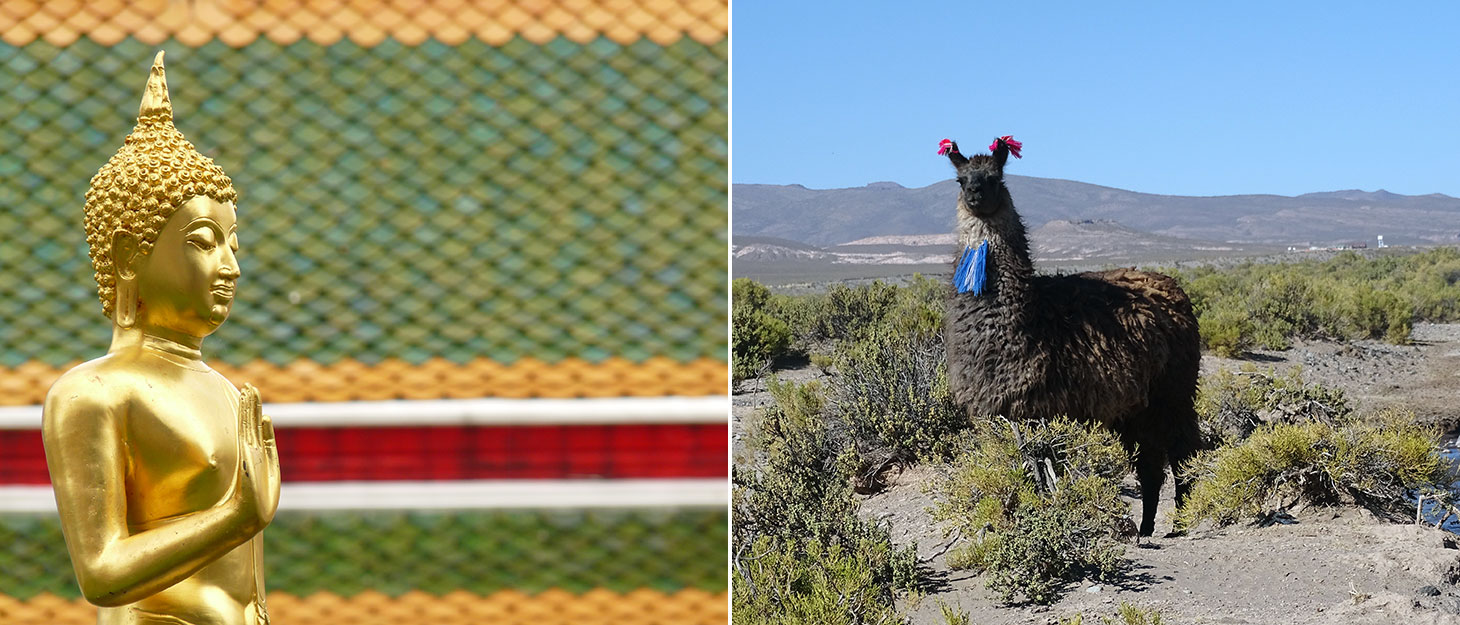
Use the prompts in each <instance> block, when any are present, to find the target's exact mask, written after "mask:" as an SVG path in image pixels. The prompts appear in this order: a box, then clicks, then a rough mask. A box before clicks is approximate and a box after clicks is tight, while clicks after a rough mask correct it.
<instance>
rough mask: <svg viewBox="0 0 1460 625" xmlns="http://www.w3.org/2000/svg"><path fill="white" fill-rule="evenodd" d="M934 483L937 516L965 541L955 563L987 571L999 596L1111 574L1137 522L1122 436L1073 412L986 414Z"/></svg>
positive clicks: (1033, 596) (1040, 599) (1033, 598)
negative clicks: (1024, 416) (1020, 419)
mask: <svg viewBox="0 0 1460 625" xmlns="http://www.w3.org/2000/svg"><path fill="white" fill-rule="evenodd" d="M962 443H963V448H964V450H963V452H962V453H960V454H959V455H958V457H957V458H956V459H955V461H954V462H953V465H952V467H951V468H950V472H949V475H948V476H947V477H946V478H944V479H942V480H940V481H939V482H938V483H936V484H935V485H934V487H933V489H934V490H935V491H936V493H937V495H938V503H937V505H936V507H935V509H934V510H933V516H934V518H935V519H936V520H938V521H940V522H942V523H944V524H945V527H946V528H947V530H948V531H950V532H958V533H959V534H960V535H962V536H963V537H964V538H966V539H968V542H966V543H963V544H961V545H959V546H958V547H956V548H955V549H954V550H953V551H952V552H951V553H950V554H949V556H948V564H949V566H950V567H953V568H969V569H975V570H979V571H982V572H983V573H984V575H985V584H986V585H987V586H988V588H989V589H990V590H993V591H994V592H995V593H996V594H997V595H998V596H999V598H1000V599H1001V600H1002V601H1006V602H1015V601H1019V600H1023V601H1030V602H1036V603H1049V602H1051V601H1054V600H1055V599H1056V598H1057V597H1058V594H1059V592H1060V590H1061V589H1062V588H1063V587H1064V586H1065V585H1066V584H1067V583H1068V582H1069V581H1071V580H1073V579H1078V578H1079V577H1082V576H1090V577H1094V578H1096V579H1108V578H1111V577H1112V576H1113V575H1114V574H1115V573H1116V572H1117V571H1118V569H1119V565H1120V562H1121V553H1122V548H1121V546H1120V544H1119V541H1118V538H1119V536H1120V535H1122V534H1123V533H1125V532H1126V530H1127V529H1130V528H1133V525H1132V524H1131V521H1130V519H1129V515H1128V512H1129V510H1128V507H1127V506H1126V504H1125V502H1124V501H1123V500H1121V498H1120V487H1119V483H1120V480H1121V478H1122V477H1124V476H1125V474H1126V473H1127V472H1128V471H1129V464H1128V461H1127V455H1126V452H1125V449H1124V448H1123V447H1122V446H1121V444H1120V441H1119V440H1118V439H1117V438H1116V436H1115V435H1114V434H1113V433H1111V432H1110V431H1108V430H1107V429H1105V428H1102V427H1100V426H1099V425H1094V424H1081V423H1077V422H1074V421H1070V420H1068V419H1063V418H1061V419H1056V420H1054V421H1048V422H1039V421H1035V422H1024V423H1015V422H1011V421H1008V420H1005V419H1001V418H995V419H990V420H987V421H982V422H980V423H978V424H977V425H975V426H974V427H973V428H972V429H971V430H970V431H969V432H968V433H967V434H965V436H964V437H963V441H962Z"/></svg>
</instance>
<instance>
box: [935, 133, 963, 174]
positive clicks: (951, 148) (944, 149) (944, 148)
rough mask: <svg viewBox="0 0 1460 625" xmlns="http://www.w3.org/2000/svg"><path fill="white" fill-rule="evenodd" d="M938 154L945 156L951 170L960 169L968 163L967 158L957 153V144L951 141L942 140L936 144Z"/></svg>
mask: <svg viewBox="0 0 1460 625" xmlns="http://www.w3.org/2000/svg"><path fill="white" fill-rule="evenodd" d="M938 153H939V154H947V155H948V160H949V161H951V162H952V163H953V168H954V169H957V168H959V167H962V166H963V164H964V163H967V162H968V158H966V157H964V156H963V155H962V154H960V153H959V152H958V143H957V142H956V141H953V140H952V139H944V140H942V141H939V142H938Z"/></svg>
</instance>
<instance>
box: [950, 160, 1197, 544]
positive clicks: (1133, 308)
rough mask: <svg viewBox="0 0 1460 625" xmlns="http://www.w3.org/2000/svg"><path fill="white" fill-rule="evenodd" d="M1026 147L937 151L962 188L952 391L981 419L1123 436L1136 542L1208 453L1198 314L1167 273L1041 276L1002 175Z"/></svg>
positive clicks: (1182, 492) (1179, 497) (1181, 495)
mask: <svg viewBox="0 0 1460 625" xmlns="http://www.w3.org/2000/svg"><path fill="white" fill-rule="evenodd" d="M1021 148H1022V145H1021V144H1020V143H1019V142H1017V141H1014V140H1013V138H1012V137H1007V136H1006V137H1001V138H999V139H996V140H995V141H994V144H993V145H991V146H989V150H990V151H992V152H993V154H992V155H987V154H979V155H976V156H974V157H973V158H971V159H970V158H965V157H964V156H963V155H962V154H960V153H959V152H958V146H957V144H955V143H953V142H951V141H949V140H947V139H944V140H943V143H942V145H941V149H940V150H939V151H938V153H939V154H944V153H947V155H948V158H949V160H951V161H952V162H953V166H954V168H955V169H956V170H957V173H958V184H959V186H960V192H959V195H958V208H957V215H958V221H957V226H956V228H957V235H958V245H959V249H960V250H962V251H963V252H962V255H961V256H960V257H959V262H958V264H957V272H956V274H955V280H954V281H955V287H957V288H956V289H955V290H956V291H957V292H956V293H955V294H954V295H953V296H952V299H951V300H950V302H949V305H948V317H947V323H946V327H945V331H946V332H947V337H946V338H947V349H948V381H949V385H950V386H951V388H952V391H953V396H954V399H955V400H956V401H957V402H958V404H959V405H960V406H964V407H966V409H967V410H968V414H969V416H970V417H972V418H979V417H986V416H989V415H1003V416H1005V417H1008V418H1010V419H1016V420H1017V419H1048V418H1051V417H1055V416H1057V415H1067V416H1069V417H1070V418H1072V419H1077V420H1080V421H1085V422H1097V423H1100V424H1102V425H1104V426H1105V427H1108V428H1110V429H1112V430H1113V431H1114V432H1116V433H1117V434H1118V435H1119V436H1120V439H1121V441H1122V443H1123V444H1124V445H1125V448H1126V450H1127V451H1128V452H1130V453H1131V455H1132V460H1133V463H1134V464H1135V467H1136V475H1137V477H1138V478H1139V479H1140V484H1141V504H1142V508H1141V524H1140V535H1141V536H1150V535H1151V533H1152V532H1153V531H1154V530H1155V525H1156V506H1157V503H1158V502H1159V500H1160V496H1161V485H1162V484H1163V483H1164V482H1165V479H1166V473H1165V467H1166V465H1167V464H1168V463H1169V464H1170V466H1171V469H1172V473H1173V474H1174V475H1175V479H1176V504H1177V505H1178V506H1179V505H1181V503H1182V502H1183V501H1184V500H1185V499H1186V494H1187V491H1188V489H1189V486H1190V485H1189V484H1188V481H1187V480H1186V479H1185V478H1184V477H1183V476H1182V473H1181V468H1182V466H1183V464H1184V463H1185V462H1186V460H1187V459H1188V458H1190V457H1191V455H1192V454H1193V453H1195V452H1196V450H1197V449H1198V448H1199V446H1200V434H1199V430H1198V426H1197V417H1196V410H1195V408H1194V407H1193V403H1192V402H1193V397H1194V396H1195V393H1196V380H1197V370H1198V368H1199V367H1200V364H1201V345H1200V338H1199V335H1198V333H1197V322H1196V315H1195V313H1193V312H1192V308H1191V301H1190V300H1189V299H1187V297H1186V293H1184V292H1182V290H1181V287H1180V286H1179V285H1177V283H1176V281H1175V280H1173V279H1172V278H1170V277H1168V276H1164V275H1161V274H1157V273H1148V272H1143V271H1136V270H1135V269H1133V268H1132V269H1116V270H1113V271H1102V272H1091V273H1081V274H1074V275H1035V274H1034V265H1033V263H1032V261H1031V260H1030V258H1029V240H1028V236H1027V233H1026V230H1025V227H1024V222H1023V220H1021V219H1020V218H1019V214H1018V213H1016V212H1015V211H1014V202H1013V200H1012V199H1011V198H1010V196H1009V190H1008V189H1007V188H1006V187H1005V186H1004V164H1005V163H1006V162H1007V161H1008V159H1009V154H1010V153H1011V152H1012V153H1013V154H1014V156H1015V157H1016V158H1018V157H1020V154H1019V150H1020V149H1021ZM980 248H982V251H980Z"/></svg>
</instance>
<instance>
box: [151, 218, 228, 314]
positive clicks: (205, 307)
mask: <svg viewBox="0 0 1460 625" xmlns="http://www.w3.org/2000/svg"><path fill="white" fill-rule="evenodd" d="M234 219H235V215H234V210H233V204H232V203H231V202H229V203H219V202H218V201H216V200H214V199H213V198H210V197H206V196H199V197H195V198H192V199H191V200H188V201H187V202H185V203H183V205H182V206H181V207H179V208H178V209H177V210H176V211H174V212H173V214H172V216H171V217H169V218H168V220H167V225H165V226H163V228H162V231H161V232H160V233H159V234H158V236H157V241H156V242H155V243H154V244H153V246H152V252H151V253H150V254H148V255H147V256H146V258H145V259H143V261H142V263H141V266H140V267H138V269H137V295H138V299H139V300H141V302H142V305H141V308H140V310H139V311H138V316H139V318H138V322H139V325H141V326H142V328H143V329H144V330H150V331H153V332H156V333H159V334H163V335H167V334H175V333H177V334H183V335H186V336H191V337H197V338H202V337H205V336H208V335H209V334H212V333H213V331H214V330H217V329H218V326H221V325H223V321H224V320H226V319H228V312H229V311H230V310H231V309H232V308H233V296H234V293H235V288H236V285H237V282H238V277H239V275H240V272H239V268H238V258H237V256H236V254H237V253H238V233H237V229H238V227H237V223H236V222H235V221H234Z"/></svg>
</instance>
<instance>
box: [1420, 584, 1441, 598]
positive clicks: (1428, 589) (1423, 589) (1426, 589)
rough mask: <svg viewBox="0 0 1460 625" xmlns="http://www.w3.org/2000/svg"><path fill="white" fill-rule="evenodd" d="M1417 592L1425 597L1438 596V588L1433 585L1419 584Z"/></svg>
mask: <svg viewBox="0 0 1460 625" xmlns="http://www.w3.org/2000/svg"><path fill="white" fill-rule="evenodd" d="M1419 594H1421V595H1424V596H1426V597H1438V596H1440V589H1439V588H1435V587H1434V586H1420V587H1419Z"/></svg>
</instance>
